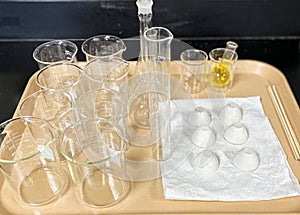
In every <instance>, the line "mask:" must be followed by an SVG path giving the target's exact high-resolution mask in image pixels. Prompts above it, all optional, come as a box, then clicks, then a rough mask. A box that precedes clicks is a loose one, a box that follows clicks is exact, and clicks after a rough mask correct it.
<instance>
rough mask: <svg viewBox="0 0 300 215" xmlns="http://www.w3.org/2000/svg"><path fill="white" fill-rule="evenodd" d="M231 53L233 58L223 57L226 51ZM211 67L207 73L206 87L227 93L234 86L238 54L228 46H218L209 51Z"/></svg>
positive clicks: (227, 53)
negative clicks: (227, 47)
mask: <svg viewBox="0 0 300 215" xmlns="http://www.w3.org/2000/svg"><path fill="white" fill-rule="evenodd" d="M225 51H226V55H231V56H232V58H231V60H226V59H223V55H224V52H225ZM209 59H210V61H209V68H208V70H207V74H206V79H207V81H206V89H207V90H209V91H213V92H219V93H226V92H228V91H229V90H230V89H231V88H232V84H233V80H234V71H235V65H236V61H237V59H238V55H237V53H236V52H235V51H233V50H230V49H226V48H216V49H213V50H211V51H210V52H209Z"/></svg>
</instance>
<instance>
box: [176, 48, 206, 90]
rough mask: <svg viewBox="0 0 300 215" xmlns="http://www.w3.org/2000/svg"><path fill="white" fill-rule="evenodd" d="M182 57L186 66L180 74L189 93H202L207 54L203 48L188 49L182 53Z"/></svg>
mask: <svg viewBox="0 0 300 215" xmlns="http://www.w3.org/2000/svg"><path fill="white" fill-rule="evenodd" d="M180 58H181V61H182V63H183V66H184V67H183V69H182V71H181V74H180V80H181V82H182V83H183V84H184V85H185V87H186V89H187V90H188V92H189V93H192V94H196V93H200V92H201V90H203V84H202V82H203V81H204V77H205V76H204V75H205V71H206V63H207V59H208V57H207V54H206V53H205V52H204V51H201V50H197V49H188V50H186V51H184V52H182V53H181V55H180Z"/></svg>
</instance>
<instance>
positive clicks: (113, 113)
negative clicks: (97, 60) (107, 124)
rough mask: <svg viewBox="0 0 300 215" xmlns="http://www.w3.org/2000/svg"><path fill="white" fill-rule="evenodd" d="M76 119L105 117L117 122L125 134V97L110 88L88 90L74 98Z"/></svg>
mask: <svg viewBox="0 0 300 215" xmlns="http://www.w3.org/2000/svg"><path fill="white" fill-rule="evenodd" d="M74 112H75V116H76V121H83V120H95V119H106V120H108V121H111V122H113V123H115V124H117V125H118V126H119V127H120V129H121V130H122V132H124V134H126V117H127V115H128V114H127V106H126V100H125V98H124V97H123V96H122V95H121V94H120V93H119V92H117V91H114V90H111V89H98V90H95V91H90V92H88V93H86V94H84V95H82V96H81V97H79V98H78V99H77V100H76V103H75V105H74Z"/></svg>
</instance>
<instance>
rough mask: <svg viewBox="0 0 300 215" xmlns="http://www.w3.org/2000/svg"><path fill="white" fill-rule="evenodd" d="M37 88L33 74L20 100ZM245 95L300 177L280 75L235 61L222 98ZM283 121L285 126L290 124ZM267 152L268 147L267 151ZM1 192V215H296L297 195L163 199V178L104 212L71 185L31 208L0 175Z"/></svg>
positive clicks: (294, 127) (299, 124) (297, 118)
mask: <svg viewBox="0 0 300 215" xmlns="http://www.w3.org/2000/svg"><path fill="white" fill-rule="evenodd" d="M132 65H133V64H132ZM171 68H172V73H174V75H175V76H176V75H178V74H179V71H178V67H177V66H176V65H175V64H172V67H171ZM268 86H274V87H275V88H276V95H277V97H278V98H279V99H280V101H281V102H279V105H278V103H277V105H276V102H273V100H274V98H272V96H270V93H269V92H268V90H267V87H268ZM38 89H39V88H38V87H37V85H36V84H35V75H33V76H32V77H31V78H30V80H29V82H28V85H27V87H26V89H25V91H24V94H23V96H22V98H21V100H22V99H24V98H25V97H26V96H27V95H29V94H31V93H33V92H35V91H37V90H38ZM247 96H260V97H261V101H262V104H263V107H264V110H265V113H266V115H267V116H268V118H269V119H270V121H271V124H272V126H273V128H274V130H275V132H276V134H277V136H278V138H279V140H280V142H281V144H282V146H283V148H284V150H285V152H286V155H287V159H288V162H289V164H290V166H291V168H292V170H293V172H294V173H295V175H296V177H297V178H298V179H300V162H299V161H297V160H296V159H295V156H294V153H293V149H292V147H291V139H293V140H294V142H295V140H297V139H299V138H300V111H299V107H298V105H297V103H296V101H295V98H294V96H293V94H292V92H291V89H290V87H289V84H288V83H287V81H286V79H285V77H284V75H283V74H282V73H281V72H280V71H279V70H278V69H276V68H274V67H273V66H271V65H268V64H266V63H262V62H258V61H253V60H239V61H238V62H237V67H236V73H235V77H234V85H233V88H232V90H231V91H230V92H229V93H227V94H226V97H247ZM196 97H199V98H201V97H205V94H203V93H200V94H199V95H197V96H196ZM278 107H281V109H280V108H278ZM280 110H281V112H280ZM282 111H283V113H282ZM15 115H17V112H16V114H15ZM283 122H286V123H287V124H288V126H287V125H286V123H285V124H284V123H283ZM291 134H292V135H291ZM291 136H292V137H293V138H291ZM296 142H297V141H296ZM266 150H268V149H267V148H266ZM135 156H140V155H135ZM0 188H1V189H0V191H1V192H0V213H1V214H43V215H44V214H195V213H237V212H238V213H300V197H290V198H283V199H277V200H270V201H254V202H207V201H174V200H172V201H171V200H165V199H164V195H163V188H162V182H161V178H159V179H156V180H151V181H145V182H133V185H132V189H131V192H130V194H129V196H127V197H126V198H125V199H124V200H123V201H121V202H120V203H118V204H116V205H114V206H112V207H109V208H104V209H96V208H89V207H86V206H84V205H83V204H82V203H80V201H79V200H78V199H77V198H76V195H75V193H74V192H75V190H74V189H73V188H72V187H71V188H70V189H69V190H68V191H67V192H66V193H65V194H64V195H63V196H62V197H61V198H60V199H59V200H58V201H56V202H53V203H51V204H49V205H47V206H43V207H29V206H26V205H22V204H20V203H18V202H17V201H16V200H15V198H14V196H13V195H12V192H11V190H10V189H9V187H8V186H7V184H6V182H5V181H4V180H3V177H2V176H1V175H0Z"/></svg>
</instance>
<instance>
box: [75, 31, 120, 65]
mask: <svg viewBox="0 0 300 215" xmlns="http://www.w3.org/2000/svg"><path fill="white" fill-rule="evenodd" d="M81 50H82V52H83V53H84V54H85V57H86V61H87V62H89V61H91V60H93V59H95V58H99V57H100V58H109V57H119V58H122V54H123V52H124V51H125V50H126V46H125V44H124V42H123V40H121V39H120V38H119V37H116V36H113V35H98V36H93V37H91V38H88V39H87V40H85V41H84V42H83V43H82V45H81Z"/></svg>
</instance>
